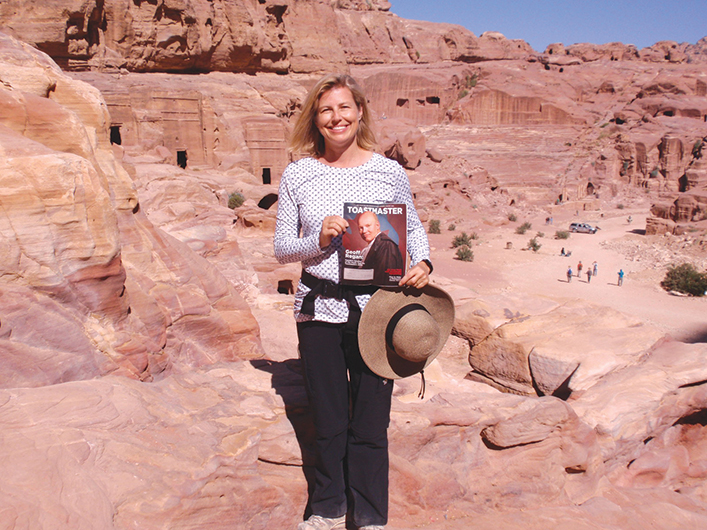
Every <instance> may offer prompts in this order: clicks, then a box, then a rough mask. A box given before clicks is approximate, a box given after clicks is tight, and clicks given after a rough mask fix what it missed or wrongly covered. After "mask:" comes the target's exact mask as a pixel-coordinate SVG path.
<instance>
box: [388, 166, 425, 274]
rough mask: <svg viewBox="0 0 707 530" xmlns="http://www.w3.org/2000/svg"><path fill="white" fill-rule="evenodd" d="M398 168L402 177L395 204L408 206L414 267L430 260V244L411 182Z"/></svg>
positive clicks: (411, 258)
mask: <svg viewBox="0 0 707 530" xmlns="http://www.w3.org/2000/svg"><path fill="white" fill-rule="evenodd" d="M398 167H399V168H400V177H399V178H398V179H396V189H395V195H396V199H395V202H403V203H405V204H406V205H407V231H408V252H409V253H410V263H411V266H414V265H416V264H418V263H419V262H420V261H422V260H423V259H430V243H429V241H428V240H427V232H426V231H425V227H424V226H423V224H422V221H420V217H419V216H418V215H417V210H416V209H415V205H414V204H413V202H412V190H411V189H410V180H409V179H408V176H407V173H405V170H404V169H403V168H402V166H398Z"/></svg>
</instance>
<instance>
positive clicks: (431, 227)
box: [427, 219, 442, 234]
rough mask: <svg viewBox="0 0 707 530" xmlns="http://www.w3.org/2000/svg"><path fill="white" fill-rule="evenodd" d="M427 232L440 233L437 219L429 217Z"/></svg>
mask: <svg viewBox="0 0 707 530" xmlns="http://www.w3.org/2000/svg"><path fill="white" fill-rule="evenodd" d="M427 232H428V233H430V234H441V233H442V230H441V229H440V222H439V219H430V225H429V227H428V228H427Z"/></svg>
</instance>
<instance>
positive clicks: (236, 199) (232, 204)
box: [228, 191, 245, 210]
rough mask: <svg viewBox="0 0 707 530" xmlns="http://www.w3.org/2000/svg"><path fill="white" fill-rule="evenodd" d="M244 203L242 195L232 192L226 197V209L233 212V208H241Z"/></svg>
mask: <svg viewBox="0 0 707 530" xmlns="http://www.w3.org/2000/svg"><path fill="white" fill-rule="evenodd" d="M244 202H245V197H244V196H243V194H242V193H240V192H237V191H234V192H233V193H231V194H230V195H229V196H228V207H229V208H230V209H231V210H233V209H234V208H238V207H239V206H242V205H243V203H244Z"/></svg>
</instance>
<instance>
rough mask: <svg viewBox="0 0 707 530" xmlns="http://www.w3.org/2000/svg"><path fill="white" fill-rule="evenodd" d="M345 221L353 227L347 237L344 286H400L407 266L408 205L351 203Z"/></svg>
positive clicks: (343, 269)
mask: <svg viewBox="0 0 707 530" xmlns="http://www.w3.org/2000/svg"><path fill="white" fill-rule="evenodd" d="M343 217H344V219H346V220H347V221H348V223H349V227H348V228H347V229H346V232H344V235H343V245H344V266H343V267H342V268H341V271H342V274H341V276H342V277H341V283H342V284H348V285H378V286H381V287H390V286H395V285H398V282H399V281H400V279H401V278H402V277H403V276H404V275H405V269H406V263H407V208H406V205H405V204H362V203H353V202H347V203H345V204H344V215H343Z"/></svg>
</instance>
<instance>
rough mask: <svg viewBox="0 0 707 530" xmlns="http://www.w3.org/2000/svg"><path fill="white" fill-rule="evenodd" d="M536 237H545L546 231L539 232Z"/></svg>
mask: <svg viewBox="0 0 707 530" xmlns="http://www.w3.org/2000/svg"><path fill="white" fill-rule="evenodd" d="M535 237H545V232H538V233H537V234H535Z"/></svg>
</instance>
